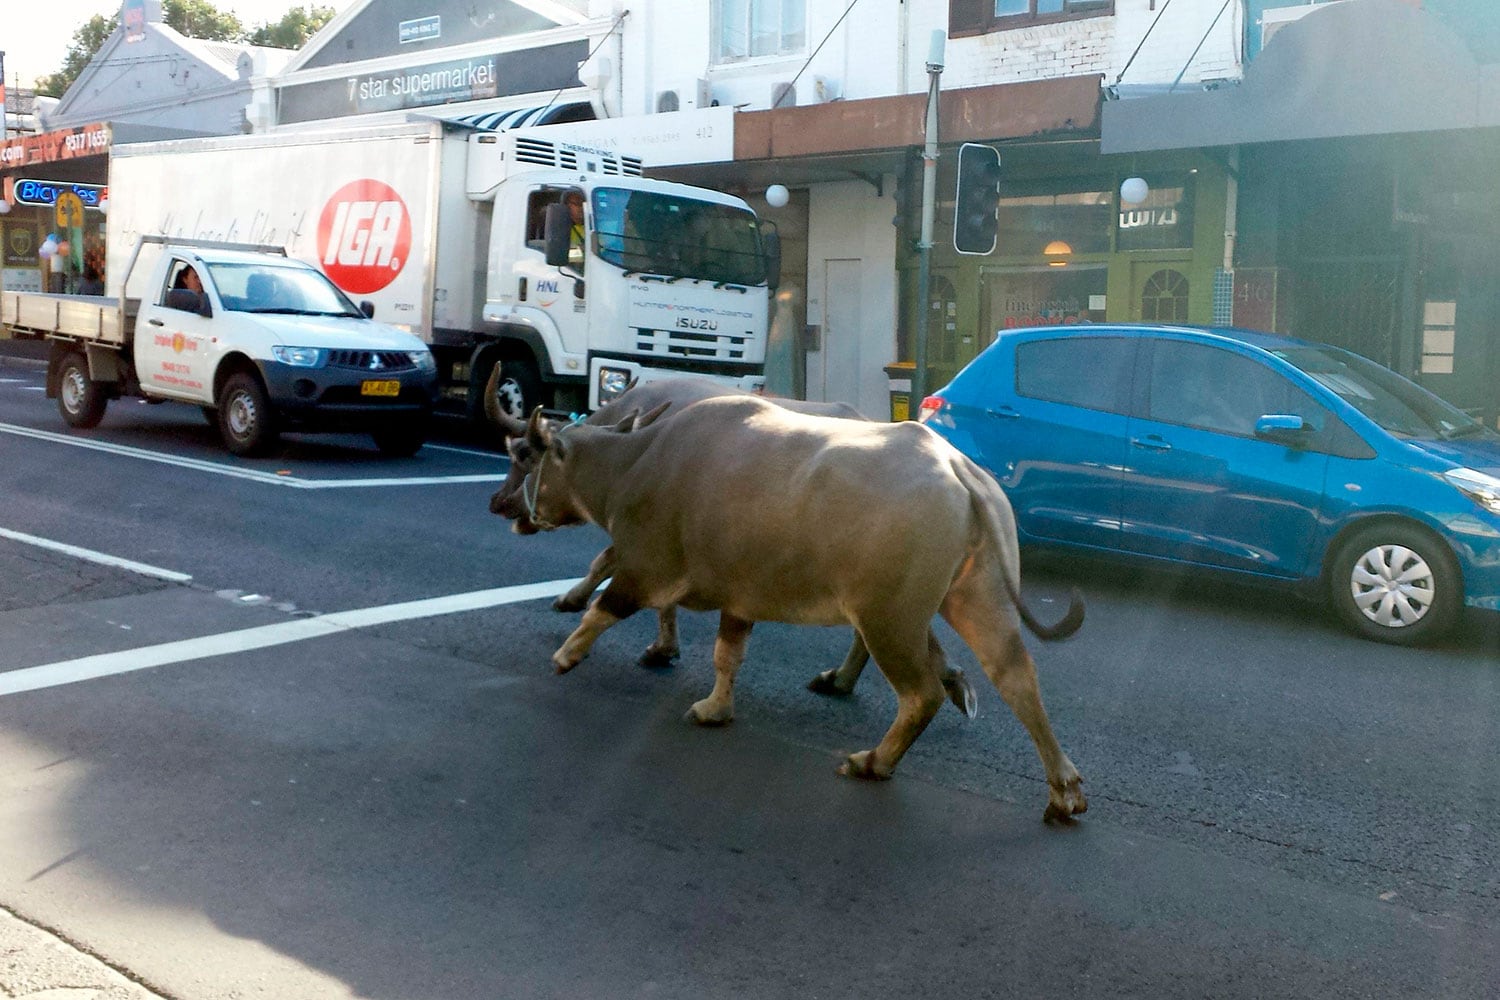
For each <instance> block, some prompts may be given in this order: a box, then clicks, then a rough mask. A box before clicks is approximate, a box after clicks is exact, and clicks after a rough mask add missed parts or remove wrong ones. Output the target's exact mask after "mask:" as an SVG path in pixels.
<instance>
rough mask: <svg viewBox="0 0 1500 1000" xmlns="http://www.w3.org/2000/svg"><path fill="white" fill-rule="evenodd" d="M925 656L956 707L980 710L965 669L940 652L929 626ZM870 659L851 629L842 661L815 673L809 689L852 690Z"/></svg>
mask: <svg viewBox="0 0 1500 1000" xmlns="http://www.w3.org/2000/svg"><path fill="white" fill-rule="evenodd" d="M927 656H928V660H929V661H930V662H931V663H932V666H933V669H934V670H936V671H937V675H938V679H939V680H941V681H942V682H943V690H944V691H946V692H947V693H948V700H949V701H951V702H952V703H953V705H954V707H955V708H957V709H958V710H959V711H960V712H962V713H964V715H965V716H967V717H968V718H970V719H972V718H974V716H975V715H977V714H978V712H979V699H978V698H977V697H976V696H975V694H974V688H973V686H972V685H971V684H970V683H969V679H968V678H967V677H965V676H964V672H963V671H962V670H960V669H959V668H958V667H955V666H951V665H950V664H949V663H948V657H947V656H946V655H945V654H944V653H943V647H942V645H941V644H939V643H938V639H937V635H936V634H935V633H933V631H932V630H931V629H928V630H927ZM869 662H870V651H869V649H867V648H866V647H865V641H864V640H863V639H861V638H860V637H859V632H858V631H856V632H855V633H854V641H853V642H851V643H850V644H849V652H848V653H847V654H845V656H844V662H843V663H841V664H839V665H838V668H837V669H835V670H825V671H823V672H822V673H821V674H819V675H818V676H816V677H814V678H813V679H812V680H811V681H809V682H808V684H807V689H808V690H809V691H812V692H815V693H817V694H829V695H836V696H839V697H843V696H847V695H851V694H853V693H854V685H855V684H857V683H859V675H860V674H862V673H863V672H864V669H865V667H866V666H867V665H868V664H869Z"/></svg>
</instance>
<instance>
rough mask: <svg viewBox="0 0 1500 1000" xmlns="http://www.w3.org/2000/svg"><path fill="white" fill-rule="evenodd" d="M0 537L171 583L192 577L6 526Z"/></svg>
mask: <svg viewBox="0 0 1500 1000" xmlns="http://www.w3.org/2000/svg"><path fill="white" fill-rule="evenodd" d="M0 538H9V539H10V540H11V541H13V542H25V543H26V544H27V545H35V546H37V547H38V548H42V549H50V550H52V551H53V552H61V553H63V554H64V555H70V556H75V557H77V558H79V559H87V560H88V561H89V562H96V563H100V564H102V565H105V566H114V567H116V568H117V569H128V570H130V572H132V573H139V574H141V575H142V576H154V577H156V578H157V579H160V580H170V581H172V582H173V583H187V582H188V581H189V580H191V579H192V577H191V576H189V575H188V574H186V573H178V572H177V571H176V570H170V569H162V568H161V567H159V566H151V565H148V564H146V563H138V562H135V561H133V560H130V559H121V558H120V557H119V556H112V555H108V554H106V553H103V552H95V551H93V550H92V549H80V548H79V547H78V546H76V545H69V544H67V543H66V542H54V541H52V540H51V539H50V538H38V537H37V536H36V535H27V534H24V533H23V532H20V531H11V530H9V529H8V528H0Z"/></svg>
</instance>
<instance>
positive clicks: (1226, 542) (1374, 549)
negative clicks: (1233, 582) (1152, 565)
mask: <svg viewBox="0 0 1500 1000" xmlns="http://www.w3.org/2000/svg"><path fill="white" fill-rule="evenodd" d="M921 419H922V420H923V421H924V422H925V423H926V424H927V426H929V427H931V428H932V429H933V430H935V431H936V432H937V433H939V434H941V435H942V436H943V437H945V438H947V439H948V440H949V441H951V442H952V443H953V444H954V445H955V446H957V447H958V449H959V450H960V451H962V452H964V454H966V455H968V456H970V457H971V458H973V459H974V460H975V461H977V462H978V463H979V464H981V465H983V466H984V467H985V468H987V469H989V470H990V472H992V473H993V474H994V475H995V477H996V478H997V479H998V480H999V481H1000V485H1001V486H1002V487H1004V489H1005V492H1006V494H1007V495H1008V496H1009V497H1010V501H1011V504H1012V505H1013V506H1014V507H1015V511H1016V521H1017V524H1018V526H1019V529H1020V534H1021V542H1022V544H1023V545H1029V546H1047V547H1060V548H1071V549H1074V550H1091V551H1097V552H1107V553H1111V554H1120V555H1125V556H1128V557H1140V558H1143V559H1147V560H1165V561H1170V562H1173V563H1177V564H1186V565H1191V566H1196V567H1206V568H1211V569H1213V570H1221V571H1230V572H1235V573H1240V574H1249V575H1250V576H1253V577H1258V578H1261V579H1263V580H1275V581H1282V582H1287V583H1293V584H1300V585H1303V586H1305V587H1307V588H1310V589H1314V590H1315V592H1320V593H1322V594H1323V595H1326V597H1327V599H1328V600H1329V601H1330V603H1331V604H1332V606H1333V607H1334V608H1335V609H1336V611H1337V613H1338V615H1339V617H1340V618H1341V619H1342V620H1343V621H1344V622H1345V623H1346V624H1347V625H1348V626H1349V627H1351V628H1352V629H1354V630H1355V631H1356V632H1358V633H1360V634H1362V635H1364V636H1366V637H1368V638H1371V639H1376V640H1379V641H1381V642H1392V643H1402V644H1413V643H1421V642H1425V641H1429V640H1431V639H1433V638H1436V637H1437V636H1439V635H1441V634H1442V633H1443V632H1444V631H1445V630H1447V629H1449V628H1450V627H1451V626H1453V625H1454V624H1455V623H1456V622H1457V620H1458V617H1459V614H1460V612H1461V611H1462V610H1463V607H1464V606H1465V605H1468V606H1470V607H1474V608H1482V609H1487V610H1496V609H1500V435H1496V434H1495V433H1494V432H1493V431H1490V430H1487V429H1486V428H1485V427H1484V426H1483V425H1482V424H1480V423H1479V422H1478V421H1476V420H1474V419H1472V418H1471V417H1469V416H1468V415H1466V414H1465V413H1464V412H1463V411H1462V410H1459V409H1456V408H1455V407H1453V406H1450V405H1449V404H1448V403H1446V402H1444V401H1443V400H1441V399H1439V398H1438V397H1436V396H1434V395H1433V394H1432V393H1430V392H1428V391H1427V390H1425V389H1423V388H1421V387H1420V386H1418V385H1416V384H1414V383H1412V382H1411V381H1409V380H1407V379H1405V378H1402V377H1401V376H1400V375H1397V374H1396V373H1395V372H1393V371H1390V370H1389V369H1387V368H1384V367H1382V366H1380V365H1377V364H1375V363H1374V362H1372V361H1369V360H1367V359H1365V358H1362V357H1360V356H1358V355H1356V354H1352V353H1350V352H1348V351H1344V350H1341V349H1339V348H1335V347H1330V346H1328V345H1325V344H1318V343H1313V342H1311V341H1305V340H1297V339H1293V338H1289V337H1282V336H1277V335H1275V334H1266V333H1256V332H1253V331H1248V330H1235V329H1218V328H1202V327H1179V326H1136V325H1120V326H1105V325H1099V326H1073V327H1036V328H1028V329H1015V330H1004V331H1002V332H1001V333H1000V334H999V336H998V337H997V339H996V341H995V342H994V343H993V344H991V345H990V346H989V347H988V348H986V349H985V350H984V351H983V352H982V353H981V354H980V355H979V356H978V357H977V358H975V359H974V360H973V361H972V362H971V363H970V364H969V365H968V366H967V367H966V368H964V369H963V371H961V372H959V373H958V375H957V376H956V377H955V378H954V379H953V381H952V382H951V383H949V384H948V385H947V386H945V387H944V388H942V389H940V390H938V392H937V393H936V394H935V395H933V396H929V397H928V398H927V399H926V400H924V401H923V403H922V409H921Z"/></svg>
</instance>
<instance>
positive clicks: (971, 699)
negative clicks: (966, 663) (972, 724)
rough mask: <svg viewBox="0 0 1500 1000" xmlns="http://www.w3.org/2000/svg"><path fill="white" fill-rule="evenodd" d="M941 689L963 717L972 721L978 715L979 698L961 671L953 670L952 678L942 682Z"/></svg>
mask: <svg viewBox="0 0 1500 1000" xmlns="http://www.w3.org/2000/svg"><path fill="white" fill-rule="evenodd" d="M943 688H944V690H946V691H947V692H948V700H949V701H951V702H953V704H954V706H955V707H957V708H958V710H959V711H960V712H962V713H964V715H965V716H967V717H968V718H970V719H972V718H974V716H976V715H978V714H979V698H978V696H977V695H975V694H974V688H973V686H972V685H971V684H970V683H969V679H968V678H967V677H965V676H964V672H963V671H962V670H957V669H955V670H954V671H953V676H952V677H949V678H947V679H946V680H944V681H943Z"/></svg>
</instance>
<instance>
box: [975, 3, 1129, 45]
mask: <svg viewBox="0 0 1500 1000" xmlns="http://www.w3.org/2000/svg"><path fill="white" fill-rule="evenodd" d="M1114 12H1115V2H1114V0H948V34H949V35H950V36H952V37H955V38H956V37H958V36H960V35H979V34H983V33H985V32H987V31H1004V30H1006V29H1007V28H1019V27H1024V26H1025V25H1028V24H1039V23H1047V22H1051V21H1067V20H1072V19H1074V18H1080V17H1100V16H1103V15H1107V14H1113V13H1114Z"/></svg>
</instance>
